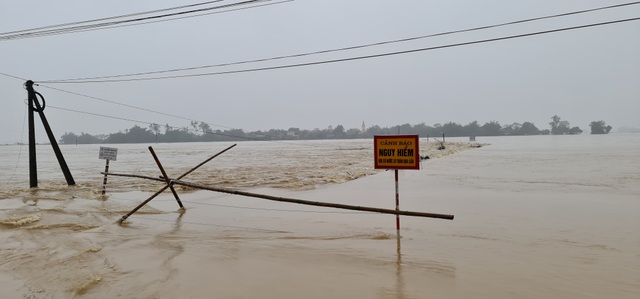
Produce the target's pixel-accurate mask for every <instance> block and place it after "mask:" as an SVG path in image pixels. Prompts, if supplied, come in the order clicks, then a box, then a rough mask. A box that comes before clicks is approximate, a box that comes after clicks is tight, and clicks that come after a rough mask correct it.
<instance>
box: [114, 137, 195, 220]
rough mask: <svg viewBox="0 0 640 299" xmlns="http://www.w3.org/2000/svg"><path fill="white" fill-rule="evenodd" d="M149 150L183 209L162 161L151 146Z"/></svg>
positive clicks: (182, 207) (181, 206)
mask: <svg viewBox="0 0 640 299" xmlns="http://www.w3.org/2000/svg"><path fill="white" fill-rule="evenodd" d="M149 151H150V152H151V155H152V156H153V159H154V160H156V164H158V168H160V172H161V173H162V177H163V178H164V181H165V182H166V183H167V186H169V189H171V193H173V197H175V199H176V201H177V202H178V205H179V206H180V208H181V209H184V206H183V205H182V201H180V197H179V196H178V192H176V189H174V188H173V183H172V182H171V180H170V179H169V176H167V172H166V171H164V167H163V166H162V163H160V159H158V156H157V155H156V152H155V151H154V150H153V147H151V146H150V147H149ZM107 161H108V160H107Z"/></svg>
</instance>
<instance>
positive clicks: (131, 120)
mask: <svg viewBox="0 0 640 299" xmlns="http://www.w3.org/2000/svg"><path fill="white" fill-rule="evenodd" d="M0 75H4V76H7V77H10V78H14V79H17V80H21V81H26V80H27V79H25V78H21V77H18V76H14V75H11V74H7V73H3V72H0ZM35 85H36V86H40V87H44V88H49V89H53V90H57V91H60V92H64V93H68V94H72V95H75V96H79V97H85V98H88V99H92V100H96V101H102V102H106V103H111V104H115V105H120V106H124V107H128V108H132V109H137V110H141V111H147V112H151V113H155V114H159V115H164V116H170V117H174V118H178V119H183V120H188V121H191V122H200V123H205V124H207V125H209V126H215V127H221V128H225V129H234V128H231V127H227V126H223V125H218V124H214V123H210V122H205V121H199V120H195V119H191V118H188V117H183V116H179V115H175V114H170V113H165V112H160V111H155V110H151V109H147V108H142V107H137V106H133V105H128V104H124V103H120V102H116V101H111V100H107V99H102V98H98V97H94V96H90V95H85V94H80V93H76V92H73V91H68V90H64V89H60V88H55V87H51V86H45V85H40V84H35ZM47 107H49V108H52V109H58V110H63V111H68V112H74V113H79V114H85V115H93V116H98V117H103V118H110V119H116V120H123V121H129V122H134V123H139V124H146V125H158V123H155V122H147V121H141V120H136V119H131V118H124V117H118V116H111V115H105V114H100V113H94V112H87V111H80V110H75V109H70V108H64V107H57V106H51V105H48V106H47ZM169 128H172V129H186V130H187V131H189V132H194V133H200V131H198V130H194V129H190V128H188V127H177V126H169ZM209 133H211V134H214V135H219V136H226V137H233V138H238V139H245V140H253V141H273V142H281V141H282V140H271V139H260V138H253V137H246V136H237V135H231V134H224V133H217V132H209ZM267 136H268V137H273V136H270V135H267ZM304 145H305V146H307V144H304ZM308 146H312V145H308Z"/></svg>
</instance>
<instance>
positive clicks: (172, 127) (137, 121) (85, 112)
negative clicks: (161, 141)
mask: <svg viewBox="0 0 640 299" xmlns="http://www.w3.org/2000/svg"><path fill="white" fill-rule="evenodd" d="M47 108H52V109H58V110H63V111H68V112H74V113H80V114H86V115H93V116H99V117H104V118H110V119H116V120H124V121H130V122H134V123H141V124H146V125H157V123H152V122H147V121H142V120H137V119H132V118H125V117H119V116H112V115H106V114H100V113H94V112H87V111H81V110H75V109H69V108H63V107H57V106H52V105H47ZM167 127H168V128H170V129H183V130H186V131H187V132H195V133H199V132H200V131H198V130H195V129H190V128H189V127H183V128H180V127H174V126H167ZM207 134H213V135H218V136H225V137H233V138H238V139H246V140H253V141H264V140H263V139H258V138H252V137H245V136H236V135H230V134H224V133H217V132H213V131H210V132H207Z"/></svg>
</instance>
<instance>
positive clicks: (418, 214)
mask: <svg viewBox="0 0 640 299" xmlns="http://www.w3.org/2000/svg"><path fill="white" fill-rule="evenodd" d="M109 175H113V176H121V177H130V178H139V179H146V180H152V181H158V182H164V180H163V179H160V178H154V177H150V176H145V175H138V174H126V173H115V172H111V173H109ZM173 184H174V185H182V186H187V187H192V188H196V189H202V190H209V191H216V192H222V193H228V194H234V195H242V196H249V197H256V198H262V199H267V200H273V201H281V202H289V203H297V204H304V205H312V206H321V207H330V208H338V209H347V210H356V211H366V212H376V213H383V214H394V215H403V216H415V217H430V218H440V219H447V220H453V218H454V216H453V215H447V214H434V213H423V212H411V211H401V210H398V211H396V210H390V209H379V208H371V207H362V206H351V205H344V204H333V203H323V202H316V201H307V200H302V199H293V198H283V197H276V196H270V195H264V194H257V193H250V192H244V191H238V190H232V189H226V188H220V187H211V186H205V185H201V184H196V183H190V182H186V181H181V180H173ZM164 190H166V188H164V189H162V191H164ZM125 219H126V218H125ZM123 220H124V219H123Z"/></svg>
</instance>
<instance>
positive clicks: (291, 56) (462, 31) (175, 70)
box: [40, 1, 640, 83]
mask: <svg viewBox="0 0 640 299" xmlns="http://www.w3.org/2000/svg"><path fill="white" fill-rule="evenodd" d="M637 4H640V1H636V2H629V3H623V4H617V5H610V6H604V7H598V8H592V9H585V10H579V11H573V12H566V13H561V14H555V15H549V16H542V17H536V18H529V19H524V20H519V21H511V22H505V23H499V24H493V25H486V26H481V27H474V28H467V29H461V30H454V31H447V32H442V33H436V34H429V35H422V36H416V37H409V38H403V39H396V40H390V41H382V42H376V43H369V44H363V45H356V46H350V47H342V48H336V49H328V50H321V51H314V52H307V53H300V54H293V55H283V56H276V57H271V58H262V59H254V60H246V61H238V62H230V63H221V64H213V65H204V66H196V67H186V68H175V69H168V70H160V71H150V72H139V73H129V74H121V75H111V76H97V77H84V78H72V79H59V80H45V81H40V82H42V83H63V82H66V81H83V80H95V79H108V78H121V77H130V76H142V75H152V74H162V73H171V72H179V71H192V70H198V69H206V68H214V67H222V66H232V65H240V64H248V63H256V62H265V61H273V60H281V59H286V58H297V57H304V56H310V55H317V54H326V53H332V52H339V51H346V50H355V49H362V48H367V47H374V46H380V45H386V44H393V43H400V42H408V41H414V40H419V39H425V38H431V37H438V36H445V35H452V34H457V33H464V32H472V31H479V30H485V29H491V28H497V27H502V26H508V25H515V24H521V23H527V22H533V21H539V20H544V19H551V18H558V17H565V16H570V15H576V14H583V13H588V12H594V11H599V10H606V9H612V8H619V7H623V6H630V5H637Z"/></svg>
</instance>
